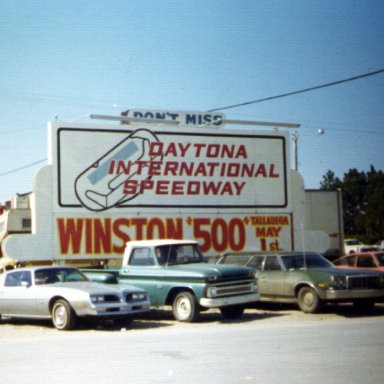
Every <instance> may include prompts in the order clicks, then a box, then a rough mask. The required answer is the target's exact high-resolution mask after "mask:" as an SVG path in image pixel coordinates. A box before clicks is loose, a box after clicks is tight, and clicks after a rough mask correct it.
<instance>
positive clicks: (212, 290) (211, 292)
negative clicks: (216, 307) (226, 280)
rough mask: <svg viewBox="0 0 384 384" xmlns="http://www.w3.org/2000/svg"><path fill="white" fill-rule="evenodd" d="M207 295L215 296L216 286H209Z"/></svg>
mask: <svg viewBox="0 0 384 384" xmlns="http://www.w3.org/2000/svg"><path fill="white" fill-rule="evenodd" d="M207 296H208V297H216V296H217V288H216V287H209V288H208V290H207Z"/></svg>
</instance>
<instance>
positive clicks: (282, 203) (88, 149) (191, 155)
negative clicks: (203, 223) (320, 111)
mask: <svg viewBox="0 0 384 384" xmlns="http://www.w3.org/2000/svg"><path fill="white" fill-rule="evenodd" d="M125 127H126V126H122V128H121V129H114V130H111V129H87V128H73V127H58V128H57V130H56V131H55V132H54V136H55V138H56V140H57V146H56V148H57V154H56V157H55V156H54V158H55V160H57V164H56V166H57V194H58V195H57V198H58V205H59V206H60V207H63V208H64V207H68V208H69V207H84V208H86V209H88V210H90V211H106V210H110V209H112V208H120V209H121V208H132V207H141V208H159V207H162V208H164V207H167V208H173V207H177V208H195V209H198V208H215V209H224V210H226V209H228V208H243V209H249V208H270V209H276V208H278V209H289V198H288V181H289V180H288V178H289V171H288V162H287V136H286V135H285V134H281V133H279V134H272V133H265V132H263V133H261V132H259V133H255V132H246V131H226V130H220V131H219V130H207V129H205V130H202V129H192V128H188V129H182V128H181V127H176V128H173V129H172V130H171V129H169V128H168V129H167V128H165V129H164V128H162V129H160V128H158V127H157V128H154V127H143V128H135V129H129V128H125Z"/></svg>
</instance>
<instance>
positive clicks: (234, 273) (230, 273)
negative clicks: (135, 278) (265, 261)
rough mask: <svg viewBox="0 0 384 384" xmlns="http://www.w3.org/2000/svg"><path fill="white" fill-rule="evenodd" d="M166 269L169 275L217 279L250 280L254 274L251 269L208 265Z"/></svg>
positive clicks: (200, 264)
mask: <svg viewBox="0 0 384 384" xmlns="http://www.w3.org/2000/svg"><path fill="white" fill-rule="evenodd" d="M165 268H167V273H168V274H174V275H185V276H191V277H192V276H193V277H201V278H205V277H207V276H216V277H217V279H237V278H249V276H250V274H251V273H252V272H253V269H252V268H249V267H239V266H237V265H223V264H206V263H191V264H181V265H169V266H167V267H165Z"/></svg>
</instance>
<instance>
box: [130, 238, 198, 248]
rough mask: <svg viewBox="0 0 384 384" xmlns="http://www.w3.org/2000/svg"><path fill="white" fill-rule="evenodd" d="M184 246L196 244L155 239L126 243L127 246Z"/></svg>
mask: <svg viewBox="0 0 384 384" xmlns="http://www.w3.org/2000/svg"><path fill="white" fill-rule="evenodd" d="M185 244H197V241H196V240H185V239H184V240H176V239H157V240H133V241H128V242H127V246H131V247H132V246H136V247H143V246H154V247H156V246H161V245H185Z"/></svg>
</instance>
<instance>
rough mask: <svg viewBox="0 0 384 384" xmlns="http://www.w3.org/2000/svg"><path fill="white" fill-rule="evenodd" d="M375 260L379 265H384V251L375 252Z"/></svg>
mask: <svg viewBox="0 0 384 384" xmlns="http://www.w3.org/2000/svg"><path fill="white" fill-rule="evenodd" d="M376 257H377V261H378V262H379V265H380V266H381V267H384V252H380V253H376Z"/></svg>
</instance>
